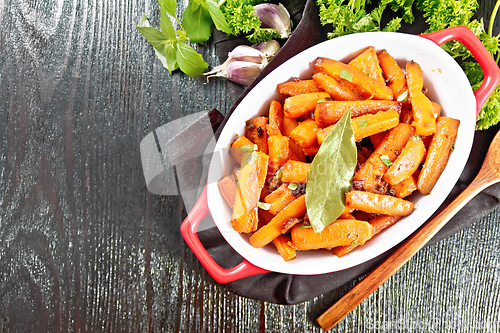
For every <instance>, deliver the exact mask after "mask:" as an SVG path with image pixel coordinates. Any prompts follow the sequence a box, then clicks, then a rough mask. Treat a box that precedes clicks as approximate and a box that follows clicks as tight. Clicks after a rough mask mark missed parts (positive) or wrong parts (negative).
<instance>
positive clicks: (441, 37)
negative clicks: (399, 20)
mask: <svg viewBox="0 0 500 333" xmlns="http://www.w3.org/2000/svg"><path fill="white" fill-rule="evenodd" d="M420 36H421V37H423V38H427V39H429V40H431V41H433V42H434V43H436V44H437V45H439V46H441V45H443V44H444V43H446V42H448V41H450V40H456V41H459V42H461V43H462V44H464V45H465V46H466V47H467V48H468V49H469V51H471V53H472V55H473V56H474V58H476V60H477V62H478V63H479V65H480V66H481V68H482V69H483V72H484V80H483V83H482V84H481V86H480V87H479V88H478V89H477V90H476V91H475V92H474V95H475V96H476V117H477V116H478V115H479V111H481V108H482V107H483V105H484V103H486V101H487V100H488V98H489V97H490V95H491V93H493V91H494V90H495V88H496V87H497V86H498V83H499V82H500V69H499V68H498V65H497V64H496V62H495V60H494V59H493V58H492V56H491V55H490V53H489V52H488V50H486V48H485V47H484V45H483V43H481V41H480V40H479V38H477V36H476V35H475V34H474V33H473V32H472V31H471V30H470V29H469V28H467V27H466V26H457V27H452V28H448V29H444V30H440V31H436V32H431V33H428V34H422V35H420Z"/></svg>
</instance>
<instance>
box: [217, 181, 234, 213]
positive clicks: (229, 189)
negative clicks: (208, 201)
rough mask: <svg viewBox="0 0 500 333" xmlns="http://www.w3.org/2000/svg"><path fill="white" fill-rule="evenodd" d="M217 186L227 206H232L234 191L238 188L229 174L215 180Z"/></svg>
mask: <svg viewBox="0 0 500 333" xmlns="http://www.w3.org/2000/svg"><path fill="white" fill-rule="evenodd" d="M217 187H218V188H219V192H220V194H221V195H222V197H223V198H224V200H226V202H227V204H228V205H229V207H231V208H233V206H234V200H235V198H236V193H237V192H238V188H237V186H236V182H235V181H234V179H233V178H231V176H226V177H224V178H221V179H219V180H218V181H217Z"/></svg>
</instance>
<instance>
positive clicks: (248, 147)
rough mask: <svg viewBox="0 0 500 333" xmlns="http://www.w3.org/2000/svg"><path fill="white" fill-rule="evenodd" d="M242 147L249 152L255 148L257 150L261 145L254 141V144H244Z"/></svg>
mask: <svg viewBox="0 0 500 333" xmlns="http://www.w3.org/2000/svg"><path fill="white" fill-rule="evenodd" d="M240 149H241V150H242V151H243V152H244V153H246V152H249V151H253V150H257V149H259V147H258V146H257V145H256V144H255V143H253V144H249V145H246V146H243V147H240Z"/></svg>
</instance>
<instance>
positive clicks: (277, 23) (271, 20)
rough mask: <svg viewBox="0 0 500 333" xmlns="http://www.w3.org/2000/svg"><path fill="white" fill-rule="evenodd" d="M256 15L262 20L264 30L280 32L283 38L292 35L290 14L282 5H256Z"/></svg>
mask: <svg viewBox="0 0 500 333" xmlns="http://www.w3.org/2000/svg"><path fill="white" fill-rule="evenodd" d="M254 8H255V15H257V16H258V17H259V19H260V20H261V22H262V24H261V27H262V28H272V29H275V30H277V31H278V32H279V34H280V36H281V38H288V37H289V36H290V35H291V34H292V21H291V20H290V14H289V13H288V11H287V10H286V8H285V6H283V5H282V4H279V5H275V4H272V3H262V4H260V5H256V6H255V7H254Z"/></svg>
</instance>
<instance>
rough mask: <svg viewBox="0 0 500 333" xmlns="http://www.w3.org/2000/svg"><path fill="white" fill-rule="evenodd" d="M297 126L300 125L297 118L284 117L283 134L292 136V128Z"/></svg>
mask: <svg viewBox="0 0 500 333" xmlns="http://www.w3.org/2000/svg"><path fill="white" fill-rule="evenodd" d="M297 126H299V123H298V122H297V119H295V118H289V117H284V118H283V131H282V133H283V135H284V136H290V133H291V132H292V130H293V129H294V128H295V127H297Z"/></svg>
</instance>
